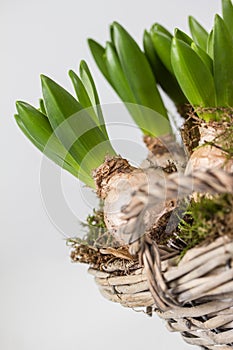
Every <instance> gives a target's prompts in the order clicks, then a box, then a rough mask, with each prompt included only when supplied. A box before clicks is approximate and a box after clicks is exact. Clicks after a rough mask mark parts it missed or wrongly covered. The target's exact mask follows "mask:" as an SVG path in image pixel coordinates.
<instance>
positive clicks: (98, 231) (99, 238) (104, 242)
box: [67, 203, 119, 248]
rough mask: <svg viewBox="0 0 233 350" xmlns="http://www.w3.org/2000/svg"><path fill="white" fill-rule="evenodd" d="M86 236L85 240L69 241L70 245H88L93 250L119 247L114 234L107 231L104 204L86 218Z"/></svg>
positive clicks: (77, 238)
mask: <svg viewBox="0 0 233 350" xmlns="http://www.w3.org/2000/svg"><path fill="white" fill-rule="evenodd" d="M82 225H83V227H84V229H85V231H86V234H85V235H84V236H83V238H80V237H74V238H69V239H68V240H67V243H68V245H71V246H72V245H76V244H80V245H86V246H89V247H92V248H104V247H116V246H119V244H118V243H117V241H116V239H115V238H114V236H113V235H112V234H110V233H109V232H108V231H107V228H106V225H105V222H104V212H103V207H102V203H100V206H99V208H98V209H94V210H93V213H92V214H89V215H88V216H87V218H86V222H85V223H83V224H82Z"/></svg>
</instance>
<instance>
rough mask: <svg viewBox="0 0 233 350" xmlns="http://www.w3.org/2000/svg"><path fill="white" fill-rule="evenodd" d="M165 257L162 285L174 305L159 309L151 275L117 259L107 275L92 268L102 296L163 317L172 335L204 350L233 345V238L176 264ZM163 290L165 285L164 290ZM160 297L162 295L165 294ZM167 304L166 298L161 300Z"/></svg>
mask: <svg viewBox="0 0 233 350" xmlns="http://www.w3.org/2000/svg"><path fill="white" fill-rule="evenodd" d="M178 259H179V257H178V256H175V257H172V258H169V259H165V260H163V259H162V258H161V260H162V261H161V275H162V277H163V279H161V281H160V276H158V279H157V282H158V284H159V285H160V284H162V285H161V291H163V293H162V294H163V295H166V296H167V297H168V299H169V300H171V303H170V305H166V306H165V307H164V308H162V309H161V307H160V309H158V308H157V307H156V305H155V302H154V298H153V297H152V294H151V292H150V289H149V283H148V277H147V276H148V274H146V273H145V269H144V268H142V267H140V266H139V265H138V264H137V263H133V262H131V263H128V265H127V263H126V265H125V266H124V267H122V262H121V264H119V265H118V262H117V261H115V262H114V264H112V265H109V266H107V267H106V272H105V271H99V270H95V269H92V268H90V269H89V272H90V273H91V274H93V275H94V276H95V281H96V283H97V284H98V286H99V289H100V291H101V293H102V294H103V295H104V297H106V298H107V299H109V300H111V301H113V302H118V303H120V304H121V305H123V306H125V307H130V308H138V307H147V308H149V309H150V310H154V311H156V313H157V314H158V315H159V316H160V317H161V318H163V319H164V320H165V321H166V323H167V326H168V329H169V330H170V331H172V332H180V333H181V335H182V336H183V338H184V340H185V341H186V342H187V343H189V344H192V345H198V346H202V347H203V348H205V349H221V350H225V349H232V347H233V260H232V259H233V240H232V239H230V238H229V237H227V236H223V237H219V238H218V239H216V240H215V241H214V242H212V243H211V244H208V245H206V246H201V247H197V248H193V249H190V250H189V251H188V252H187V253H186V255H185V256H184V257H183V259H181V260H180V261H179V260H178ZM164 286H165V287H164ZM161 299H162V296H161ZM163 300H164V299H163Z"/></svg>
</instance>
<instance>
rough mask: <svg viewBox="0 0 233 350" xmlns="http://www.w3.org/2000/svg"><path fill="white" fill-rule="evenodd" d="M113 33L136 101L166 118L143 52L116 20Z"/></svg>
mask: <svg viewBox="0 0 233 350" xmlns="http://www.w3.org/2000/svg"><path fill="white" fill-rule="evenodd" d="M113 35H114V44H115V47H116V51H117V54H118V57H119V60H120V63H121V67H122V69H123V72H124V74H125V77H126V79H127V80H128V83H129V85H130V87H131V90H132V92H133V94H134V96H135V98H136V101H137V103H138V104H139V105H142V106H145V107H149V108H151V109H153V110H155V111H156V112H158V113H160V114H161V115H162V116H164V117H165V118H168V117H167V112H166V109H165V107H164V104H163V101H162V99H161V96H160V94H159V91H158V89H157V86H156V81H155V78H154V76H153V72H152V70H151V68H150V65H149V62H148V61H147V59H146V57H145V54H144V53H143V52H142V51H141V50H140V48H139V46H138V45H137V43H136V42H135V41H134V39H133V38H132V37H131V36H130V35H129V34H128V33H127V31H126V30H125V29H124V28H123V27H122V26H120V24H118V23H116V22H114V23H113ZM154 124H156V121H155V122H154ZM149 130H150V129H149Z"/></svg>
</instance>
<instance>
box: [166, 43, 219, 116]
mask: <svg viewBox="0 0 233 350" xmlns="http://www.w3.org/2000/svg"><path fill="white" fill-rule="evenodd" d="M171 61H172V67H173V70H174V73H175V75H176V78H177V80H178V82H179V84H180V86H181V89H182V90H183V92H184V94H185V95H186V97H187V99H188V100H189V102H190V103H191V104H192V105H193V106H194V107H197V106H198V107H214V106H215V104H216V102H215V88H214V80H213V77H212V75H211V73H210V71H209V69H208V68H207V66H206V65H205V64H204V63H203V61H202V60H201V59H200V57H199V56H198V55H197V54H196V52H194V51H193V50H192V48H191V47H190V46H189V45H187V44H185V43H184V42H183V41H181V40H178V39H176V38H174V39H173V42H172V51H171ZM202 117H203V118H209V116H202Z"/></svg>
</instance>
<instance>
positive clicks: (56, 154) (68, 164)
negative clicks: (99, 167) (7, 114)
mask: <svg viewBox="0 0 233 350" xmlns="http://www.w3.org/2000/svg"><path fill="white" fill-rule="evenodd" d="M16 107H17V111H18V115H15V119H16V122H17V124H18V126H19V127H20V129H21V130H22V131H23V133H24V134H25V135H26V136H27V138H28V139H29V140H30V141H31V142H32V143H33V144H34V145H35V146H36V147H37V148H38V149H39V150H40V151H41V152H43V153H44V154H45V155H46V156H47V157H48V158H50V159H51V160H52V161H54V162H55V163H56V164H58V165H59V166H60V167H62V168H64V169H66V170H67V171H69V172H70V173H71V174H73V175H74V176H76V177H78V178H80V180H81V181H83V182H85V183H86V184H87V185H88V186H91V187H94V182H93V180H92V178H91V177H90V175H88V174H86V173H84V172H83V171H82V170H81V169H80V167H79V164H78V163H77V162H76V161H75V160H74V159H73V158H72V156H71V155H70V154H69V153H68V151H67V150H66V149H65V148H64V146H63V145H62V144H61V142H60V141H59V140H58V138H57V137H56V136H55V134H54V133H53V130H52V128H51V126H50V124H49V121H48V118H47V117H46V116H45V115H43V114H42V113H41V112H39V111H38V110H36V109H35V108H34V107H32V106H30V105H29V104H27V103H25V102H20V101H18V102H17V103H16Z"/></svg>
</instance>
